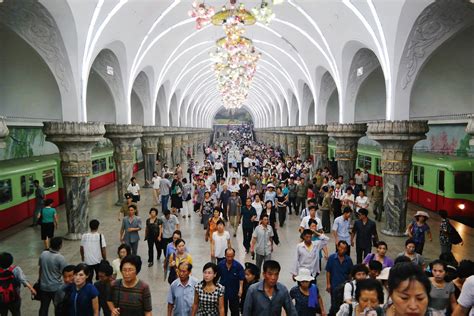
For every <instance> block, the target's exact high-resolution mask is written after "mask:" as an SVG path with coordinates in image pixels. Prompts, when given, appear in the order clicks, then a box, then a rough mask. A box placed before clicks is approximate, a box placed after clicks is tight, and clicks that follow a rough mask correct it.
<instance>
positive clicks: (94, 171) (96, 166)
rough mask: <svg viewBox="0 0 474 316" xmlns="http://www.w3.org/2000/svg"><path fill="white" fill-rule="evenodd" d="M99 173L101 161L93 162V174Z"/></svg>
mask: <svg viewBox="0 0 474 316" xmlns="http://www.w3.org/2000/svg"><path fill="white" fill-rule="evenodd" d="M99 172H100V170H99V159H95V160H92V174H98V173H99Z"/></svg>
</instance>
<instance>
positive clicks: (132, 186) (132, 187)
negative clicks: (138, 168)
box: [127, 177, 140, 203]
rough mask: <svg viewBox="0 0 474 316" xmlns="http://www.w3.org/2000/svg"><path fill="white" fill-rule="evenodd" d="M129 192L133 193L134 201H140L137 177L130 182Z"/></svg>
mask: <svg viewBox="0 0 474 316" xmlns="http://www.w3.org/2000/svg"><path fill="white" fill-rule="evenodd" d="M127 192H128V193H131V194H132V201H133V202H135V203H138V202H139V201H140V185H139V184H138V183H137V178H135V177H132V178H131V179H130V184H129V185H128V187H127Z"/></svg>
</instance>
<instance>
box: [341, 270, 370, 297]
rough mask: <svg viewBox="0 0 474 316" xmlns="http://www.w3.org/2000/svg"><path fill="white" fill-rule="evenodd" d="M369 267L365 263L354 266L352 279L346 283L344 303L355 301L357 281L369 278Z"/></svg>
mask: <svg viewBox="0 0 474 316" xmlns="http://www.w3.org/2000/svg"><path fill="white" fill-rule="evenodd" d="M368 274H369V269H368V268H367V266H366V265H365V264H357V265H355V266H354V267H353V268H352V271H351V276H352V281H350V282H347V283H346V284H345V285H344V303H347V304H352V302H353V301H355V291H356V287H357V282H359V281H362V280H365V279H367V275H368Z"/></svg>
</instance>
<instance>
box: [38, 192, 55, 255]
mask: <svg viewBox="0 0 474 316" xmlns="http://www.w3.org/2000/svg"><path fill="white" fill-rule="evenodd" d="M52 204H53V200H52V199H46V200H45V201H44V208H43V209H42V210H41V211H40V212H39V213H38V223H40V225H41V240H42V241H43V243H44V249H45V250H47V249H49V241H50V240H51V239H52V238H53V237H54V230H55V229H57V228H58V213H57V212H56V209H55V208H53V207H51V205H52Z"/></svg>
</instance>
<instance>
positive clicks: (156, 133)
mask: <svg viewBox="0 0 474 316" xmlns="http://www.w3.org/2000/svg"><path fill="white" fill-rule="evenodd" d="M142 134H143V136H151V137H160V136H163V135H164V134H165V133H164V130H163V127H162V126H143V131H142Z"/></svg>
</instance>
